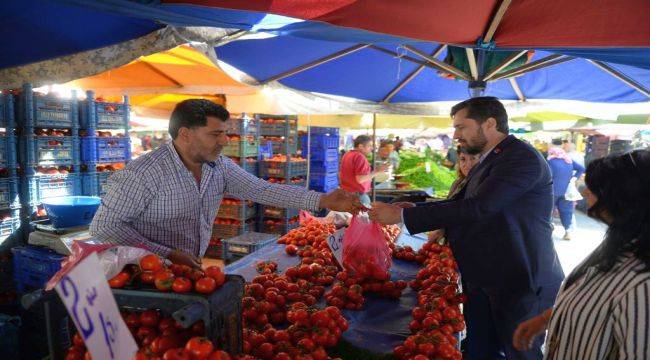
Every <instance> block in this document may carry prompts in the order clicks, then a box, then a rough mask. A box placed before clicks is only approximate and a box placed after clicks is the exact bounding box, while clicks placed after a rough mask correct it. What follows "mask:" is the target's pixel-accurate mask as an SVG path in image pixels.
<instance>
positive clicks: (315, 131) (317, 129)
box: [309, 126, 339, 136]
mask: <svg viewBox="0 0 650 360" xmlns="http://www.w3.org/2000/svg"><path fill="white" fill-rule="evenodd" d="M309 132H310V133H311V135H312V136H314V135H329V136H339V128H335V127H323V126H312V127H310V128H309Z"/></svg>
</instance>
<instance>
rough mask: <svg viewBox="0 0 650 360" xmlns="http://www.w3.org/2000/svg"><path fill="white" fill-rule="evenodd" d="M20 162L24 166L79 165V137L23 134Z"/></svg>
mask: <svg viewBox="0 0 650 360" xmlns="http://www.w3.org/2000/svg"><path fill="white" fill-rule="evenodd" d="M20 162H21V163H22V165H23V166H24V167H37V166H62V165H63V166H69V165H77V164H79V138H78V137H77V136H37V135H26V136H21V137H20Z"/></svg>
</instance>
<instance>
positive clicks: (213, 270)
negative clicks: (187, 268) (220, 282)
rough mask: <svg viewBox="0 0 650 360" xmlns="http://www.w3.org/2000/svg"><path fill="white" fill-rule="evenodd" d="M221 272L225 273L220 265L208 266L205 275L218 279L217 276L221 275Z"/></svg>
mask: <svg viewBox="0 0 650 360" xmlns="http://www.w3.org/2000/svg"><path fill="white" fill-rule="evenodd" d="M220 274H223V271H221V268H220V267H218V266H208V267H207V268H206V269H205V276H207V277H211V278H213V279H215V280H216V277H218V276H220Z"/></svg>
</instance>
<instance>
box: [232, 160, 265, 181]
mask: <svg viewBox="0 0 650 360" xmlns="http://www.w3.org/2000/svg"><path fill="white" fill-rule="evenodd" d="M230 159H232V161H234V162H235V164H237V165H239V166H240V167H241V168H242V169H244V170H246V172H248V173H250V174H253V175H255V176H257V174H258V171H259V166H258V161H257V159H251V158H238V157H231V158H230Z"/></svg>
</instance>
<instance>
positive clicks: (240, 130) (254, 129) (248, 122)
mask: <svg viewBox="0 0 650 360" xmlns="http://www.w3.org/2000/svg"><path fill="white" fill-rule="evenodd" d="M227 125H228V128H227V130H226V133H227V134H228V135H239V136H253V137H256V136H258V135H259V133H260V129H259V122H258V121H257V119H256V118H254V117H253V118H251V117H249V116H247V115H246V114H241V115H233V116H231V117H230V119H229V120H228V122H227Z"/></svg>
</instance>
